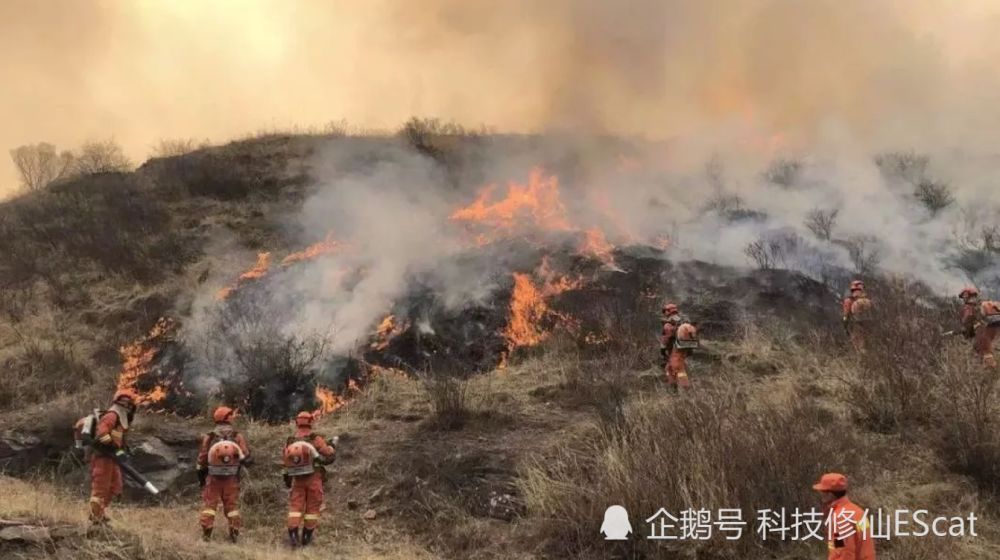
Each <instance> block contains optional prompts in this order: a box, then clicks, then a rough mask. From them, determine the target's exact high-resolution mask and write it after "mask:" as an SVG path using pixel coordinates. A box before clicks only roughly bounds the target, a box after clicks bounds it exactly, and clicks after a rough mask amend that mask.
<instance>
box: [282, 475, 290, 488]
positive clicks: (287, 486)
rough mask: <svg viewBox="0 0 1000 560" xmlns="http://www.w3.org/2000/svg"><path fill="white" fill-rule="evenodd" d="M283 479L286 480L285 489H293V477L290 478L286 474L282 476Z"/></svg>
mask: <svg viewBox="0 0 1000 560" xmlns="http://www.w3.org/2000/svg"><path fill="white" fill-rule="evenodd" d="M282 478H283V479H285V488H291V487H292V477H290V476H288V475H287V474H285V475H282Z"/></svg>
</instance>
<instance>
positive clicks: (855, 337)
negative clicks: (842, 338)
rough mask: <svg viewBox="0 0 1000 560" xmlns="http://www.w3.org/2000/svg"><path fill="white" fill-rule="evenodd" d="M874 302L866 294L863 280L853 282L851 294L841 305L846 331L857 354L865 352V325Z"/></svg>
mask: <svg viewBox="0 0 1000 560" xmlns="http://www.w3.org/2000/svg"><path fill="white" fill-rule="evenodd" d="M871 308H872V301H871V300H870V299H868V295H867V294H865V284H864V282H862V281H861V280H855V281H853V282H851V293H850V295H849V296H848V297H846V298H844V301H843V303H842V304H841V310H842V311H843V321H844V330H846V331H847V336H848V337H849V338H850V339H851V345H852V346H854V350H855V351H857V352H864V351H865V323H866V322H867V321H868V320H869V317H868V315H869V314H870V312H871Z"/></svg>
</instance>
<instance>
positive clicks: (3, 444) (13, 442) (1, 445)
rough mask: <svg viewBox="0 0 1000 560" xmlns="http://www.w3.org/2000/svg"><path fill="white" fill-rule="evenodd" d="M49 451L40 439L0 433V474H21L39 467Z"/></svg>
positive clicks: (32, 436)
mask: <svg viewBox="0 0 1000 560" xmlns="http://www.w3.org/2000/svg"><path fill="white" fill-rule="evenodd" d="M50 451H51V450H50V449H49V447H48V446H47V445H45V443H44V442H43V441H42V439H41V438H40V437H38V436H34V435H31V434H28V433H25V432H17V431H13V430H4V431H3V432H0V472H7V473H14V474H18V473H23V472H25V471H28V470H30V469H32V468H36V467H38V466H40V465H41V464H42V463H43V462H44V461H45V459H46V457H47V456H48V455H49V452H50Z"/></svg>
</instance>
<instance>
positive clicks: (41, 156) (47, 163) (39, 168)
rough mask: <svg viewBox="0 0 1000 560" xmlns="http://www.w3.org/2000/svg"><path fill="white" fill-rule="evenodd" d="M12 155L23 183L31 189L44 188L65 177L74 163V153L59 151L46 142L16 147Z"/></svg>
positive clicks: (26, 187) (11, 152)
mask: <svg viewBox="0 0 1000 560" xmlns="http://www.w3.org/2000/svg"><path fill="white" fill-rule="evenodd" d="M10 157H11V159H12V160H14V166H15V167H17V172H18V174H19V175H20V176H21V185H22V186H23V187H24V188H25V189H27V190H29V191H37V190H40V189H43V188H45V187H46V186H48V185H49V184H51V183H52V182H53V181H57V180H59V179H61V178H63V177H65V176H66V175H68V174H69V173H70V170H71V167H72V164H73V154H72V153H70V152H69V151H65V150H64V151H63V152H60V153H57V152H56V147H55V146H53V145H52V144H48V143H46V142H42V143H39V144H34V145H26V146H19V147H17V148H14V149H13V150H11V151H10Z"/></svg>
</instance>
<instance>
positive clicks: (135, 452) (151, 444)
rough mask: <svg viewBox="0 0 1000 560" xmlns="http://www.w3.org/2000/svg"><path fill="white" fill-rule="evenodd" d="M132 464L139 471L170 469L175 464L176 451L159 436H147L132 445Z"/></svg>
mask: <svg viewBox="0 0 1000 560" xmlns="http://www.w3.org/2000/svg"><path fill="white" fill-rule="evenodd" d="M132 464H133V465H134V466H135V468H137V469H139V471H140V472H148V471H158V470H164V469H171V468H173V467H176V466H177V453H175V452H174V450H173V449H171V448H170V446H168V445H167V444H165V443H163V441H162V440H160V438H156V437H148V438H145V439H144V440H142V441H141V442H140V443H139V444H138V445H133V446H132Z"/></svg>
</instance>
